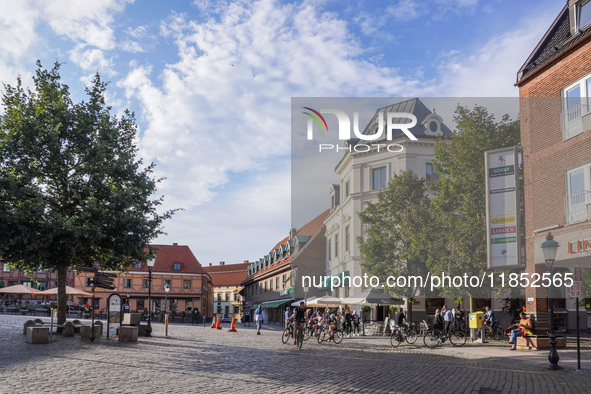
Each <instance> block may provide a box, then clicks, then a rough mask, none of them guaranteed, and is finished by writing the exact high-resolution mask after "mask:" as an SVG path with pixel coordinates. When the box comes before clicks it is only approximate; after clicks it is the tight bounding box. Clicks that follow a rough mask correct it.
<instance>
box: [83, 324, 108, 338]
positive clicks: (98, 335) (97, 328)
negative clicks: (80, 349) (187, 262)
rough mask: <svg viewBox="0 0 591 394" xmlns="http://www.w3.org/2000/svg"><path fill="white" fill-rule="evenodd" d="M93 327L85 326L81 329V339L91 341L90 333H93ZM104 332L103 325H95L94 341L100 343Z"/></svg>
mask: <svg viewBox="0 0 591 394" xmlns="http://www.w3.org/2000/svg"><path fill="white" fill-rule="evenodd" d="M92 328H93V327H92V326H91V325H84V326H81V327H80V339H81V340H83V341H87V340H90V333H91V331H92ZM102 331H103V326H102V324H101V325H97V324H96V323H95V325H94V338H95V339H94V340H95V341H98V340H99V339H100V338H101V334H102Z"/></svg>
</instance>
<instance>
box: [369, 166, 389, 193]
mask: <svg viewBox="0 0 591 394" xmlns="http://www.w3.org/2000/svg"><path fill="white" fill-rule="evenodd" d="M372 174H373V176H372V179H373V184H372V189H373V190H379V189H383V188H385V187H386V167H380V168H374V169H373V170H372Z"/></svg>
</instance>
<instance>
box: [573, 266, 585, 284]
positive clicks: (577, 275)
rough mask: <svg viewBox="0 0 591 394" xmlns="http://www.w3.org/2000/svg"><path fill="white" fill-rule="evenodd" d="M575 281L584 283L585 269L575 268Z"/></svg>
mask: <svg viewBox="0 0 591 394" xmlns="http://www.w3.org/2000/svg"><path fill="white" fill-rule="evenodd" d="M574 280H575V281H576V282H582V281H583V269H582V268H581V267H575V277H574Z"/></svg>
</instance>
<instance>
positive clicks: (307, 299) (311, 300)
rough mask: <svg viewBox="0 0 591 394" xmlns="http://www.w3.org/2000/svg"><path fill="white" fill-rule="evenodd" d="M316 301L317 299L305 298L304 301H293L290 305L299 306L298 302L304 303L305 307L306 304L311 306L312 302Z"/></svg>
mask: <svg viewBox="0 0 591 394" xmlns="http://www.w3.org/2000/svg"><path fill="white" fill-rule="evenodd" d="M316 299H318V297H310V298H306V299H305V300H298V301H294V302H292V303H291V306H300V302H301V301H304V303H305V304H306V305H308V304H313V303H314V300H316Z"/></svg>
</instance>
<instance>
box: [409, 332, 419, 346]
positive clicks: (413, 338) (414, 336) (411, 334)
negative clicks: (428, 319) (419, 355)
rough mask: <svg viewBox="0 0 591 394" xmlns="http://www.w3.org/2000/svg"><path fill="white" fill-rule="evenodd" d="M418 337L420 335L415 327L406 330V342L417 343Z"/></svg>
mask: <svg viewBox="0 0 591 394" xmlns="http://www.w3.org/2000/svg"><path fill="white" fill-rule="evenodd" d="M418 337H419V336H418V335H417V332H416V331H415V330H413V329H410V330H408V331H407V332H406V342H407V343H408V344H409V345H412V344H413V343H415V342H416V341H417V339H418Z"/></svg>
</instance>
